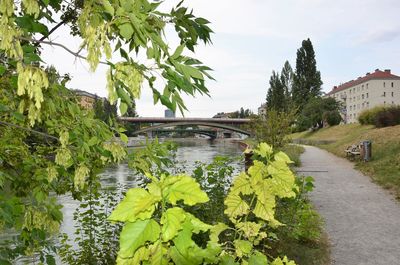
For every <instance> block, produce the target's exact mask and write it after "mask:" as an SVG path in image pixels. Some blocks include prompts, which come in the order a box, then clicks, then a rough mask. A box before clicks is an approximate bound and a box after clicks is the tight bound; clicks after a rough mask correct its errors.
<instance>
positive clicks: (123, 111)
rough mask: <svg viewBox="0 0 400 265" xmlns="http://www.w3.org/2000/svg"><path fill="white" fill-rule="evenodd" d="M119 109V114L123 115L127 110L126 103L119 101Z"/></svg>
mask: <svg viewBox="0 0 400 265" xmlns="http://www.w3.org/2000/svg"><path fill="white" fill-rule="evenodd" d="M119 111H120V112H121V116H123V115H124V114H125V113H126V112H127V111H128V105H127V104H126V103H125V102H121V103H120V104H119Z"/></svg>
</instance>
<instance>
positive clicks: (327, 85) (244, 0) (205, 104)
mask: <svg viewBox="0 0 400 265" xmlns="http://www.w3.org/2000/svg"><path fill="white" fill-rule="evenodd" d="M174 3H175V4H176V3H178V1H175V0H166V1H165V3H164V4H163V6H164V7H163V8H165V9H168V8H169V6H171V5H172V4H174ZM184 5H185V6H187V7H189V8H193V12H194V14H195V15H196V16H201V17H204V18H206V19H208V20H209V21H210V22H211V25H210V27H211V28H212V29H213V31H214V34H213V35H212V41H213V44H212V45H207V46H204V45H200V46H198V47H197V51H196V54H195V57H196V58H198V59H200V60H201V61H202V62H203V63H205V64H206V65H208V66H210V67H211V68H212V69H213V70H214V71H213V73H212V75H213V76H214V77H215V79H216V81H209V82H207V87H208V89H209V90H210V97H208V96H201V95H197V96H196V97H195V98H192V97H188V96H184V97H183V98H184V100H185V103H186V105H187V107H188V111H187V112H185V116H186V117H212V116H213V115H215V114H216V113H218V112H232V111H236V110H239V109H240V108H241V107H243V108H245V109H247V108H249V109H251V110H252V111H254V112H257V108H258V107H259V106H260V105H261V104H262V103H264V102H265V98H266V94H267V89H268V81H269V78H270V75H271V73H272V71H273V70H275V71H280V70H281V68H282V67H283V64H284V62H285V61H286V60H288V61H289V62H290V64H291V65H292V67H293V68H295V63H296V51H297V49H298V48H299V47H301V42H302V40H304V39H307V38H310V39H311V41H312V43H313V45H314V51H315V54H316V61H317V68H318V70H319V71H320V72H321V78H322V81H323V87H322V90H323V91H324V92H329V91H330V90H331V89H332V87H333V86H335V85H339V84H340V83H344V82H347V81H349V80H351V79H356V78H357V77H359V76H363V75H365V74H366V73H367V72H373V71H374V70H375V69H377V68H379V69H391V70H392V73H394V74H397V75H400V59H399V58H400V19H399V14H400V1H399V0H335V1H332V0H274V1H271V0H218V1H217V0H186V1H185V4H184ZM51 39H52V40H53V41H55V42H59V43H64V44H66V45H67V46H68V47H70V48H71V49H73V50H78V47H79V44H80V41H81V40H79V39H76V38H71V37H70V36H69V33H68V29H67V28H66V27H64V28H60V29H59V30H57V31H56V32H55V33H53V34H52V35H51ZM170 41H171V44H174V38H173V37H171V39H170ZM42 58H43V59H44V61H45V62H46V63H48V64H52V65H55V66H56V68H57V69H58V70H59V71H60V72H61V73H69V74H70V75H71V76H72V80H71V82H70V83H69V86H70V87H71V88H74V89H81V90H86V91H88V92H91V93H95V94H97V95H99V96H107V91H106V78H105V73H106V70H107V68H105V67H103V66H100V67H99V68H98V69H97V71H96V72H95V73H91V72H90V71H89V67H88V65H87V63H86V62H85V61H84V60H81V59H76V58H73V56H71V55H70V54H68V53H67V52H66V51H64V50H63V49H62V48H59V47H45V48H44V50H43V54H42ZM115 58H116V59H118V58H117V57H115ZM136 104H137V112H138V114H139V115H140V116H143V117H162V116H163V115H164V110H165V107H164V106H162V105H161V104H158V105H156V106H154V105H153V99H152V95H151V91H150V90H149V89H147V87H143V90H142V95H141V98H140V99H138V100H137V102H136ZM178 116H180V115H178Z"/></svg>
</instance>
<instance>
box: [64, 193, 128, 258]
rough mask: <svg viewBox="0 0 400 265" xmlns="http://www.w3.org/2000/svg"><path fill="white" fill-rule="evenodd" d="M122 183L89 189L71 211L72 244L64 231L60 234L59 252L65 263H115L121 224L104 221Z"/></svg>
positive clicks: (115, 201) (115, 202)
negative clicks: (82, 199)
mask: <svg viewBox="0 0 400 265" xmlns="http://www.w3.org/2000/svg"><path fill="white" fill-rule="evenodd" d="M121 191H122V187H118V188H117V189H116V190H102V191H101V193H89V194H88V195H87V196H85V198H84V202H83V203H81V204H80V206H79V207H78V208H77V209H76V210H75V212H74V222H76V224H75V232H74V235H75V238H74V242H75V244H74V245H75V246H74V245H71V244H70V242H69V241H70V240H71V239H69V238H68V235H67V234H63V235H62V237H61V247H60V248H59V255H60V257H61V260H62V261H63V262H64V263H66V264H77V265H78V264H115V260H116V257H117V251H118V247H119V244H118V243H119V233H120V232H121V229H122V226H121V225H120V224H113V223H110V222H109V221H107V220H106V219H107V217H108V216H109V215H110V213H111V210H112V209H114V208H115V206H116V205H117V202H119V201H120V200H121V199H122V193H121Z"/></svg>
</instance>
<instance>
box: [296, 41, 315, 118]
mask: <svg viewBox="0 0 400 265" xmlns="http://www.w3.org/2000/svg"><path fill="white" fill-rule="evenodd" d="M321 86H322V81H321V74H320V72H319V71H318V70H317V62H316V60H315V52H314V48H313V45H312V43H311V40H310V39H307V40H303V42H302V45H301V48H299V49H298V50H297V58H296V71H295V75H294V82H293V90H292V98H293V102H294V104H295V105H296V107H298V110H299V112H301V110H302V109H303V108H304V106H305V105H306V104H307V102H308V101H309V100H311V99H312V98H315V97H317V96H320V95H321Z"/></svg>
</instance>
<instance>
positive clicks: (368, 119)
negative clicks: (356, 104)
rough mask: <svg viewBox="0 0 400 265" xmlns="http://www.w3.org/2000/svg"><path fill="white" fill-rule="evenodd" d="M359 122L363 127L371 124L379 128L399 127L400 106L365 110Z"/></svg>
mask: <svg viewBox="0 0 400 265" xmlns="http://www.w3.org/2000/svg"><path fill="white" fill-rule="evenodd" d="M358 121H359V122H360V123H361V124H363V125H366V124H370V125H375V126H376V127H378V128H382V127H387V126H394V125H398V124H400V106H390V107H384V106H378V107H375V108H372V109H369V110H365V111H363V112H362V113H361V114H360V116H359V117H358Z"/></svg>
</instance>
